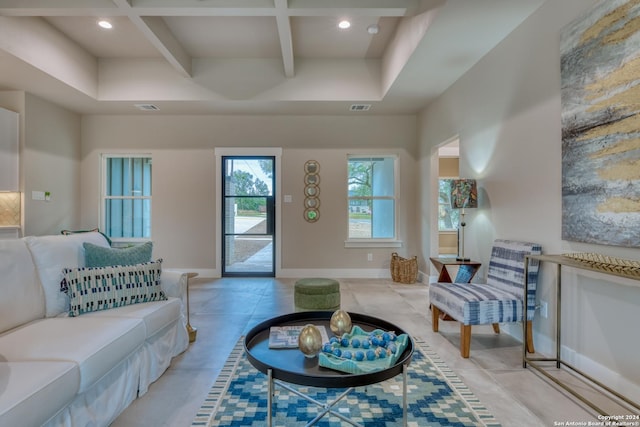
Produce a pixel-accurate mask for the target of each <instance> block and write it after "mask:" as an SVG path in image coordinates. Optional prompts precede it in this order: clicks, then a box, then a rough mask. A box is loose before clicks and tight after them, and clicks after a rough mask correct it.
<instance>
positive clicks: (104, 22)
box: [98, 19, 113, 30]
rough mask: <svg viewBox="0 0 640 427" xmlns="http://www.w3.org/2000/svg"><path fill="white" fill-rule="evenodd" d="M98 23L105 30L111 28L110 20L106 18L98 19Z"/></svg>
mask: <svg viewBox="0 0 640 427" xmlns="http://www.w3.org/2000/svg"><path fill="white" fill-rule="evenodd" d="M98 25H99V26H100V27H102V28H104V29H106V30H110V29H112V28H113V25H112V24H111V22H109V21H107V20H106V19H101V20H99V21H98Z"/></svg>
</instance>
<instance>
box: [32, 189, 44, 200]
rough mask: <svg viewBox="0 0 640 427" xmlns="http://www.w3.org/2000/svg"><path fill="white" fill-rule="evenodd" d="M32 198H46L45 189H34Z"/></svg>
mask: <svg viewBox="0 0 640 427" xmlns="http://www.w3.org/2000/svg"><path fill="white" fill-rule="evenodd" d="M31 199H32V200H44V191H32V192H31Z"/></svg>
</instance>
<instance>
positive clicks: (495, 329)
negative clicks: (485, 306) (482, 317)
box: [491, 323, 500, 334]
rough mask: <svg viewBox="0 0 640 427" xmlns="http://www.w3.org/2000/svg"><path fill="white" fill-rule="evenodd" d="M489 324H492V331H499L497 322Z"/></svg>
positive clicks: (497, 332)
mask: <svg viewBox="0 0 640 427" xmlns="http://www.w3.org/2000/svg"><path fill="white" fill-rule="evenodd" d="M491 326H493V332H495V333H496V334H499V333H500V324H499V323H492V324H491Z"/></svg>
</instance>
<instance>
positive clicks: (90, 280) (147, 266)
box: [60, 259, 167, 316]
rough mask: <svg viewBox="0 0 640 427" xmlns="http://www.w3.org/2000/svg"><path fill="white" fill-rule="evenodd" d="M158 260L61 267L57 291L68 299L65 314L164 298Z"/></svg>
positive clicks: (70, 314)
mask: <svg viewBox="0 0 640 427" xmlns="http://www.w3.org/2000/svg"><path fill="white" fill-rule="evenodd" d="M161 273H162V260H161V259H159V260H157V261H155V262H147V263H144V264H136V265H126V266H122V265H121V266H113V267H88V268H65V269H63V270H62V274H63V275H64V278H63V279H62V283H61V284H60V285H61V290H62V291H63V292H67V294H68V295H69V300H70V302H71V305H70V308H69V316H80V315H81V314H84V313H89V312H92V311H98V310H107V309H110V308H116V307H122V306H124V305H129V304H138V303H142V302H149V301H161V300H166V299H167V296H166V295H165V294H164V292H163V291H162V288H161V287H160V274H161Z"/></svg>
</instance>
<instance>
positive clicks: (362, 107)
mask: <svg viewBox="0 0 640 427" xmlns="http://www.w3.org/2000/svg"><path fill="white" fill-rule="evenodd" d="M370 108H371V104H352V105H351V107H349V111H369V109H370Z"/></svg>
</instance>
